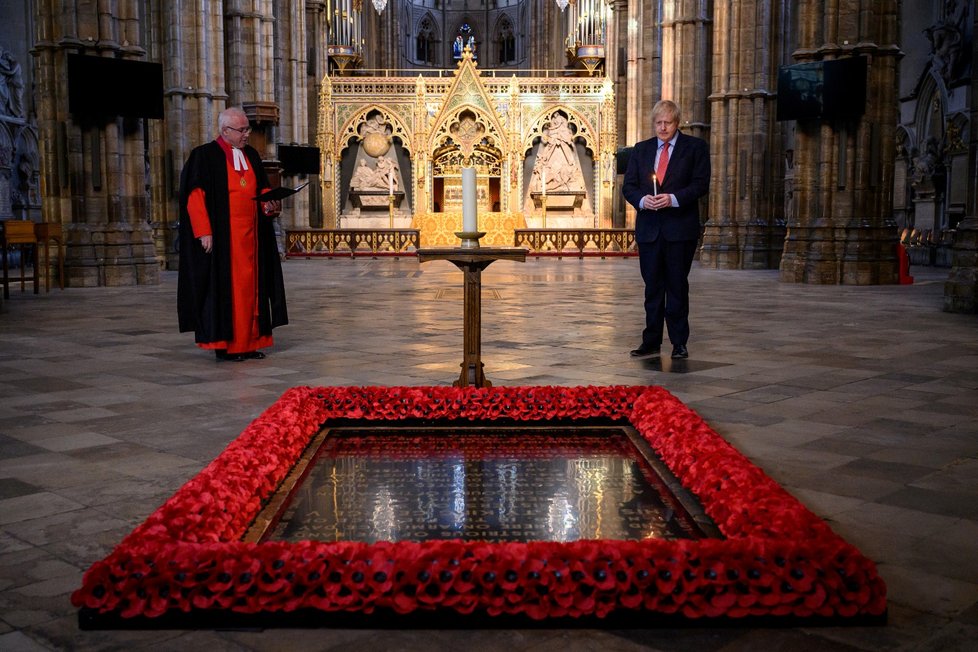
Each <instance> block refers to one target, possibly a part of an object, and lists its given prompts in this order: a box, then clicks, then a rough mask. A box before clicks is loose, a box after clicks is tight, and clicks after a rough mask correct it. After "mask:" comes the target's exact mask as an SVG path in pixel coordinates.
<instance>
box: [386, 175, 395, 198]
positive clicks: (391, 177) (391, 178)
mask: <svg viewBox="0 0 978 652" xmlns="http://www.w3.org/2000/svg"><path fill="white" fill-rule="evenodd" d="M387 191H388V193H390V194H391V195H392V196H393V194H394V171H393V170H391V173H390V174H389V175H388V176H387Z"/></svg>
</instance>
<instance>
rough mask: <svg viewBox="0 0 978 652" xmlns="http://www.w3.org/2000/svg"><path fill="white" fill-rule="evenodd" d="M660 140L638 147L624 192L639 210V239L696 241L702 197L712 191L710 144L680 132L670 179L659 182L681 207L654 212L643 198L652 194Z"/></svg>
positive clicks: (672, 153) (671, 154) (662, 190)
mask: <svg viewBox="0 0 978 652" xmlns="http://www.w3.org/2000/svg"><path fill="white" fill-rule="evenodd" d="M658 147H659V139H658V138H650V139H648V140H643V141H642V142H640V143H637V144H636V145H635V148H634V149H633V150H632V154H631V156H630V158H629V159H628V167H627V168H626V170H625V178H624V180H623V182H622V187H621V193H622V195H624V197H625V200H626V201H627V202H628V203H629V204H631V205H632V206H634V207H635V208H636V209H637V210H638V215H637V216H636V218H635V240H636V241H637V242H654V241H655V240H656V239H657V238H658V237H659V234H660V233H661V234H662V237H664V238H665V239H666V240H667V241H669V242H673V241H678V240H696V239H698V238H699V236H700V210H699V201H698V200H699V198H700V197H702V196H703V195H705V194H706V193H707V192H708V191H709V189H710V152H709V149H708V148H707V145H706V141H705V140H703V139H701V138H696V137H695V136H687V135H686V134H684V133H682V132H680V133H679V136H678V137H677V138H676V146H675V147H673V148H672V151H670V152H669V167H668V168H667V169H666V178H665V179H659V192H660V193H670V194H672V195H675V196H676V201H677V202H679V206H678V208H664V209H661V210H657V211H650V210H645V209H643V208H641V202H642V197H644V196H645V195H651V194H653V193H652V171H653V170H652V166H653V165H654V164H655V151H656V149H657V148H658Z"/></svg>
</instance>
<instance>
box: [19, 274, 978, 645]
mask: <svg viewBox="0 0 978 652" xmlns="http://www.w3.org/2000/svg"><path fill="white" fill-rule="evenodd" d="M284 268H285V274H286V284H287V288H288V292H289V308H290V313H291V320H292V323H291V324H290V325H288V326H287V327H283V328H281V329H279V330H277V331H276V333H275V340H276V345H275V347H274V348H272V349H270V350H269V351H268V358H266V359H265V360H261V361H246V362H240V363H235V362H217V361H215V359H214V356H213V355H212V354H210V353H207V352H203V351H200V350H198V349H196V348H195V347H194V346H193V343H192V336H191V335H188V334H180V333H178V332H177V330H176V317H175V294H176V276H175V274H173V273H170V272H166V273H164V274H163V275H162V283H161V284H160V285H159V286H152V287H145V286H144V287H125V288H91V289H66V290H64V291H60V290H57V289H55V290H53V291H52V292H50V293H47V294H45V293H43V292H42V294H40V295H33V294H30V293H29V292H27V293H21V292H20V291H19V287H14V288H13V291H12V293H11V298H10V299H9V300H8V301H5V302H4V303H3V304H2V307H0V650H4V651H17V650H140V649H153V650H197V649H205V648H206V649H208V650H211V651H215V652H216V651H218V650H300V649H301V650H363V649H370V650H455V649H467V650H470V651H473V652H474V651H476V650H480V651H481V650H499V649H506V650H510V651H515V650H539V651H546V650H560V651H562V652H565V651H568V650H605V649H607V650H616V651H617V650H697V651H703V650H725V651H739V650H792V651H799V650H801V651H805V650H973V649H975V647H974V646H975V641H978V337H976V335H978V321H976V317H975V316H974V315H954V314H947V313H944V312H942V310H941V306H942V295H943V280H944V279H945V278H946V276H947V270H939V269H928V268H914V269H913V270H912V271H913V274H914V275H915V276H916V279H917V283H916V284H914V285H912V286H887V287H848V286H843V287H835V286H832V287H825V286H808V285H787V284H782V283H779V282H778V273H777V272H776V271H742V272H718V271H714V270H705V269H701V268H698V267H694V269H693V272H692V275H691V286H692V296H693V305H692V313H691V323H692V331H693V333H692V337H691V339H690V342H689V349H690V354H691V355H690V359H689V360H688V361H686V362H685V363H683V364H672V362H671V361H670V360H668V359H667V360H664V361H661V362H659V361H649V360H635V359H632V358H630V357H629V355H628V351H629V349H631V348H634V347H635V346H636V345H638V344H639V333H640V329H641V323H642V320H643V316H642V308H641V300H640V296H641V281H640V279H639V274H638V263H637V261H636V260H635V259H609V260H599V259H585V260H579V259H576V258H568V259H563V260H557V259H551V258H546V259H530V260H528V261H527V262H526V263H522V264H520V263H515V262H499V263H496V264H493V265H492V266H491V267H489V268H488V270H487V271H486V272H485V273H484V275H483V280H484V286H485V295H484V300H483V353H484V359H485V361H486V375H487V377H488V378H489V379H490V380H491V381H492V382H493V383H494V384H496V385H522V384H557V385H578V384H618V383H622V384H658V385H662V386H664V387H666V388H667V389H669V390H670V391H671V392H673V393H674V394H676V395H677V396H678V397H679V398H680V399H682V400H683V401H685V402H686V403H687V404H688V405H690V406H691V407H692V408H694V409H695V410H697V411H698V412H699V413H700V414H701V415H702V416H703V417H704V418H705V419H706V420H707V421H708V422H709V423H710V424H711V425H712V426H713V428H714V429H715V430H717V431H718V432H719V433H720V434H721V435H723V436H724V437H726V438H727V439H728V440H730V441H731V442H732V443H734V444H735V445H736V446H737V447H738V448H739V449H740V450H741V451H742V452H743V453H745V454H746V455H747V456H748V457H750V458H751V459H752V460H754V461H755V462H756V463H757V464H758V465H760V466H761V467H762V468H763V469H764V470H765V471H767V473H768V474H770V475H771V476H773V477H774V478H775V479H776V480H777V481H778V482H780V483H781V484H782V485H783V486H784V487H786V488H787V489H788V490H789V491H790V492H791V493H793V494H794V495H795V496H797V497H798V498H799V499H800V500H801V501H802V502H804V503H805V504H806V505H808V506H809V507H810V508H811V509H812V510H814V511H815V512H816V513H817V514H819V515H820V516H822V517H823V518H825V519H826V520H827V521H829V523H830V524H831V525H832V527H833V528H834V529H835V530H836V531H837V532H839V533H840V534H841V535H842V536H844V537H845V538H846V539H847V540H849V541H850V542H852V543H853V544H855V545H856V546H858V547H859V548H860V549H861V550H862V551H863V552H864V553H865V554H866V555H867V556H869V557H871V558H873V559H875V560H877V561H878V563H879V569H880V573H881V574H882V576H883V577H884V579H885V580H886V582H887V584H888V587H889V596H890V612H889V624H888V625H886V626H875V627H871V626H852V627H807V628H799V627H794V628H791V627H786V628H727V627H723V628H716V627H703V626H690V627H685V628H675V629H673V628H650V629H630V630H621V631H614V630H590V629H583V630H581V629H578V630H570V631H567V630H557V629H532V630H519V629H500V630H480V629H461V630H459V629H445V630H410V629H395V630H389V629H385V630H380V629H378V630H365V629H353V630H343V629H318V630H275V631H179V630H178V631H171V630H168V631H94V632H84V631H79V630H78V628H77V621H76V611H75V610H74V609H73V608H72V607H71V605H70V603H69V600H68V596H69V593H70V592H71V591H72V590H74V589H75V588H76V587H77V586H78V585H79V583H80V579H81V575H82V572H83V571H84V570H85V569H86V568H87V567H88V566H89V565H90V564H91V563H92V562H94V561H96V560H97V559H100V558H101V557H102V556H104V555H105V554H107V553H108V552H109V550H110V549H111V548H112V547H113V546H114V545H115V544H116V543H118V541H119V540H120V539H121V538H122V537H123V536H124V535H125V534H126V533H128V532H129V531H130V530H131V529H132V528H133V527H134V526H135V525H137V524H138V523H140V522H141V521H142V520H143V519H144V518H145V517H146V516H147V515H148V514H149V513H150V512H151V511H153V510H154V509H155V508H156V507H157V506H159V505H160V504H161V503H162V502H163V500H165V499H166V498H167V497H168V496H169V495H170V494H171V493H172V492H173V491H175V490H176V489H177V488H178V487H179V486H181V485H182V484H183V483H184V482H186V481H187V479H188V478H190V477H192V476H193V475H194V474H195V473H197V472H198V471H199V470H200V469H201V468H202V467H203V466H204V465H206V464H207V463H208V462H209V461H210V460H211V459H212V458H214V457H215V456H216V455H217V454H218V453H220V451H221V450H222V449H223V448H224V447H225V446H226V445H227V444H228V442H229V441H231V440H232V439H234V437H235V436H236V435H237V434H238V433H239V432H240V431H241V430H242V429H243V428H244V426H245V425H246V424H248V423H249V422H250V421H251V420H252V419H253V418H254V417H255V416H257V415H258V414H259V413H260V412H261V411H262V410H263V409H264V408H266V407H267V406H268V405H270V404H271V403H273V402H274V401H275V400H276V399H277V398H278V397H279V395H281V393H282V392H283V391H284V390H286V389H287V388H289V387H292V386H295V385H310V384H311V385H350V384H352V385H366V384H383V385H401V384H403V385H422V384H435V385H445V384H450V383H451V381H452V380H453V379H454V378H455V377H457V375H458V368H459V367H458V365H459V362H460V360H461V342H462V334H461V323H462V314H461V297H462V290H461V273H460V272H458V271H457V270H456V269H455V268H454V267H453V266H452V265H450V264H449V263H446V262H440V261H433V262H429V263H424V264H423V265H422V264H419V263H418V261H417V260H416V259H415V258H410V257H408V258H399V259H390V258H387V259H376V260H375V259H369V258H357V259H330V260H323V259H320V260H289V261H286V262H285V264H284Z"/></svg>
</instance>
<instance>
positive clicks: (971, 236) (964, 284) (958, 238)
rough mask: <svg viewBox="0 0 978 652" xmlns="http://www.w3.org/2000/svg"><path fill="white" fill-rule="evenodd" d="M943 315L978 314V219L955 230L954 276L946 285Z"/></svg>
mask: <svg viewBox="0 0 978 652" xmlns="http://www.w3.org/2000/svg"><path fill="white" fill-rule="evenodd" d="M944 311H945V312H959V313H966V314H974V313H978V218H974V217H969V218H966V219H964V220H962V221H961V222H960V223H959V224H958V226H957V229H956V230H955V233H954V245H953V247H952V249H951V273H950V275H949V276H948V279H947V281H946V282H945V283H944Z"/></svg>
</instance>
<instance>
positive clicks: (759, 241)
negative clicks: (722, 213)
mask: <svg viewBox="0 0 978 652" xmlns="http://www.w3.org/2000/svg"><path fill="white" fill-rule="evenodd" d="M741 232H742V233H743V234H744V236H743V238H740V237H739V235H738V234H739V233H741ZM784 233H785V228H784V225H783V224H776V225H773V226H772V225H769V224H766V223H763V222H756V221H755V222H750V223H748V224H747V225H746V226H740V225H737V224H733V223H731V222H728V223H725V224H713V223H712V222H708V223H707V225H706V228H705V230H704V231H703V246H702V247H701V248H700V265H701V266H703V267H708V268H712V269H777V268H778V264H779V263H780V262H781V252H782V249H783V247H784Z"/></svg>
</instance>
